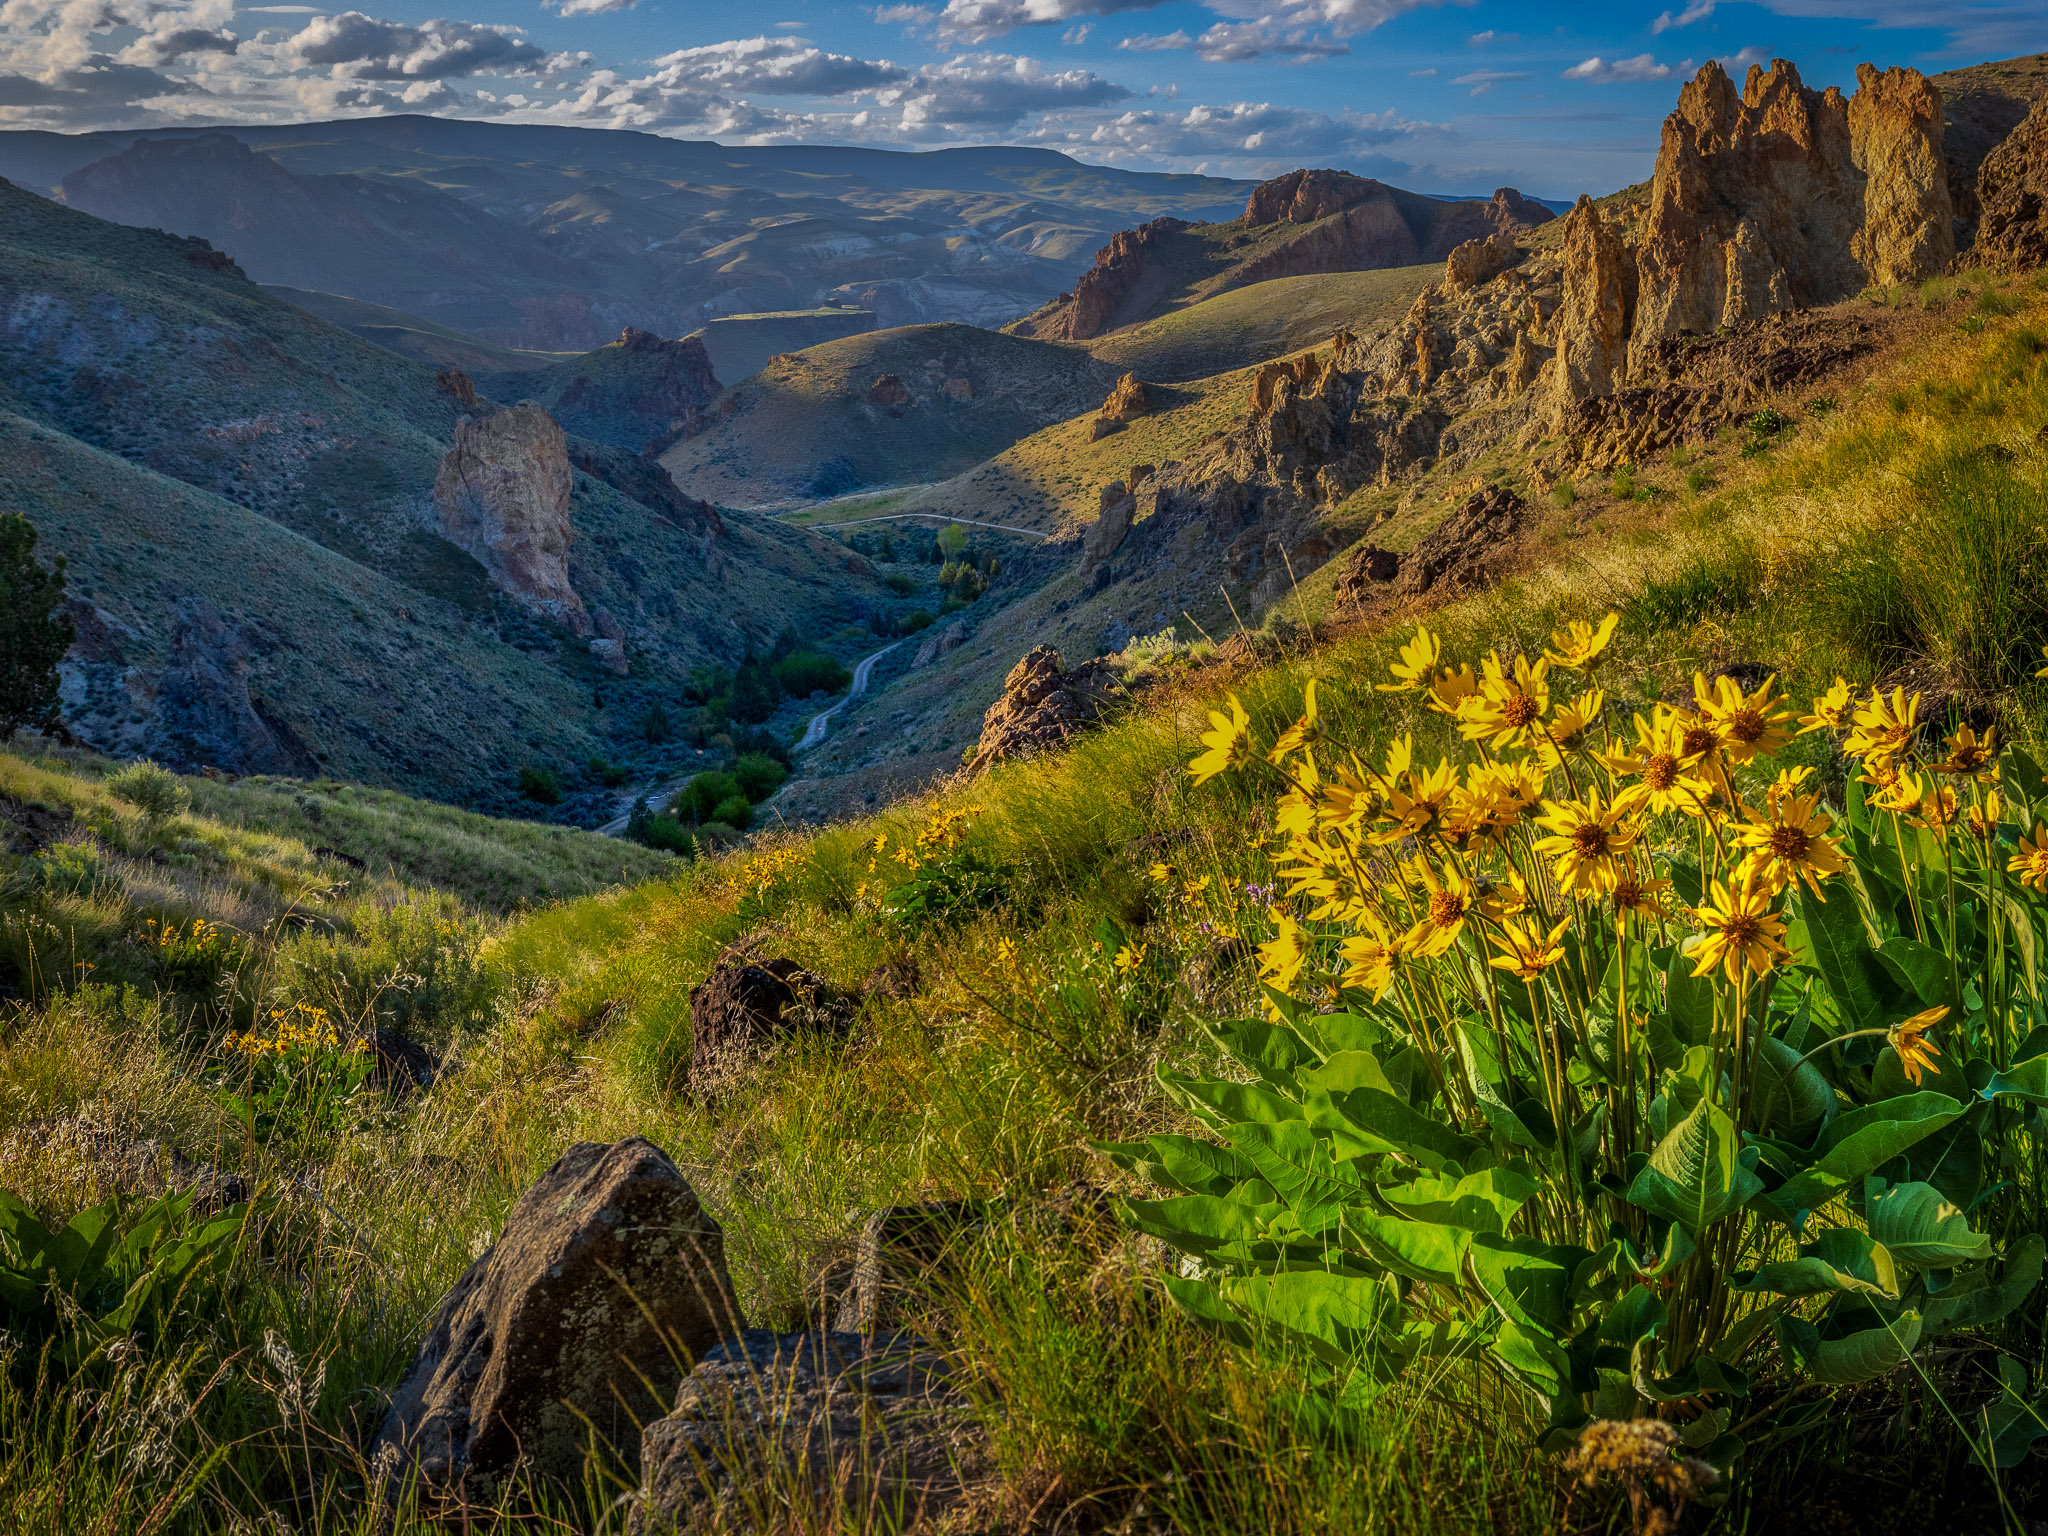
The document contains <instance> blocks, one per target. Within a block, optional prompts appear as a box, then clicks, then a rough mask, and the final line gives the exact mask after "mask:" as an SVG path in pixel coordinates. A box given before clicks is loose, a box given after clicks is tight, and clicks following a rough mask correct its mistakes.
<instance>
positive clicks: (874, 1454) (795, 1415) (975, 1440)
mask: <svg viewBox="0 0 2048 1536" xmlns="http://www.w3.org/2000/svg"><path fill="white" fill-rule="evenodd" d="M985 1460H986V1452H985V1448H984V1434H983V1432H982V1431H981V1429H980V1427H979V1423H978V1420H977V1418H976V1415H975V1414H974V1412H973V1405H972V1402H971V1400H970V1399H969V1398H968V1397H967V1396H966V1394H965V1393H964V1392H962V1391H961V1390H959V1388H958V1387H956V1386H955V1385H954V1384H953V1383H952V1381H951V1380H950V1378H949V1376H948V1374H947V1371H946V1368H945V1366H944V1363H943V1361H942V1360H941V1359H940V1357H939V1356H938V1355H937V1354H935V1353H934V1352H933V1351H931V1350H930V1349H929V1348H928V1347H927V1346H924V1345H922V1344H921V1343H920V1341H918V1340H917V1339H915V1338H913V1337H911V1336H910V1335H907V1334H894V1335H885V1336H880V1337H877V1336H874V1335H866V1334H859V1333H826V1332H815V1333H800V1334H775V1333H769V1332H766V1331H763V1330H757V1329H750V1330H748V1331H747V1332H746V1333H744V1334H741V1335H740V1336H739V1337H738V1338H735V1339H733V1340H731V1341H730V1342H728V1343H725V1344H721V1345H719V1346H718V1347H717V1348H715V1349H713V1350H711V1351H710V1352H709V1353H707V1354H706V1355H704V1356H703V1358H702V1359H700V1360H699V1361H698V1363H697V1366H696V1368H695V1369H694V1370H692V1371H691V1372H690V1374H689V1376H688V1377H687V1378H686V1379H685V1380H684V1382H683V1384H682V1388H681V1391H680V1392H679V1393H678V1394H677V1398H676V1405H675V1411H674V1412H673V1413H671V1414H669V1415H668V1416H667V1417H666V1418H663V1419H660V1420H658V1421H656V1422H655V1423H652V1424H649V1425H648V1426H647V1430H646V1433H645V1435H644V1436H643V1437H642V1451H641V1464H642V1467H643V1469H644V1473H643V1479H642V1484H641V1489H640V1497H639V1500H638V1503H637V1506H636V1507H635V1508H634V1509H633V1510H632V1511H631V1513H630V1515H629V1517H628V1524H627V1530H628V1532H629V1533H630V1536H664V1533H667V1532H669V1531H672V1530H676V1529H685V1530H697V1529H704V1528H706V1527H711V1528H715V1529H721V1530H723V1529H735V1528H751V1527H752V1526H753V1524H754V1522H753V1521H752V1520H750V1519H748V1517H747V1516H748V1512H749V1511H750V1510H751V1509H758V1508H759V1507H760V1505H761V1504H762V1502H763V1501H764V1497H766V1498H772V1499H773V1500H774V1501H775V1502H776V1503H778V1504H780V1503H782V1502H783V1501H785V1500H788V1499H790V1498H791V1497H792V1496H794V1497H795V1498H796V1499H797V1501H798V1507H799V1508H800V1509H805V1510H806V1512H807V1513H808V1512H810V1511H817V1512H820V1513H822V1512H824V1511H827V1510H837V1509H851V1510H853V1511H856V1512H861V1513H865V1512H868V1511H873V1510H886V1511H888V1512H889V1520H888V1525H889V1527H890V1528H891V1529H903V1530H910V1529H917V1530H927V1529H932V1528H933V1526H932V1522H935V1521H938V1520H940V1519H942V1518H943V1517H944V1516H945V1515H946V1513H947V1512H948V1511H950V1510H952V1509H953V1508H955V1506H957V1505H958V1504H959V1503H960V1502H961V1500H962V1498H963V1497H964V1495H965V1493H966V1490H967V1488H968V1486H969V1483H970V1480H971V1479H972V1478H973V1476H974V1474H975V1472H976V1471H977V1470H978V1469H979V1468H980V1467H981V1466H982V1465H984V1464H985ZM803 1523H804V1524H805V1525H808V1523H809V1522H808V1520H806V1521H804V1522H803ZM840 1523H841V1522H840V1521H839V1520H838V1519H835V1518H832V1517H831V1516H830V1515H829V1514H826V1515H824V1518H823V1519H822V1520H821V1524H823V1525H825V1526H827V1527H837V1526H838V1525H839V1524H840Z"/></svg>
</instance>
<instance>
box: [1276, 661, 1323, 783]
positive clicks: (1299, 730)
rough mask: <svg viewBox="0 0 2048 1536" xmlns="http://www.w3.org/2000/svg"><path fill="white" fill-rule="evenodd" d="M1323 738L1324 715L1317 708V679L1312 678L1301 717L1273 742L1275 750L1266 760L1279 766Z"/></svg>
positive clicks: (1303, 699) (1302, 705) (1304, 696)
mask: <svg viewBox="0 0 2048 1536" xmlns="http://www.w3.org/2000/svg"><path fill="white" fill-rule="evenodd" d="M1322 738H1323V726H1322V717H1321V716H1320V715H1319V714H1318V713H1317V710H1316V680H1315V679H1314V678H1310V679H1309V680H1308V687H1307V689H1306V690H1304V692H1303V696H1302V704H1301V718H1300V719H1299V720H1297V721H1295V722H1294V724H1292V725H1290V726H1288V727H1287V729H1286V730H1284V731H1282V732H1281V733H1280V739H1279V740H1278V741H1276V742H1274V743H1273V750H1272V751H1270V752H1268V753H1267V754H1266V761H1267V762H1269V763H1272V764H1273V765H1274V766H1275V767H1278V766H1279V765H1280V764H1282V763H1284V762H1286V761H1287V759H1288V758H1290V757H1292V756H1293V755H1294V754H1295V753H1297V752H1305V751H1307V750H1308V749H1309V748H1310V747H1312V746H1314V745H1315V743H1317V742H1318V741H1320V740H1322Z"/></svg>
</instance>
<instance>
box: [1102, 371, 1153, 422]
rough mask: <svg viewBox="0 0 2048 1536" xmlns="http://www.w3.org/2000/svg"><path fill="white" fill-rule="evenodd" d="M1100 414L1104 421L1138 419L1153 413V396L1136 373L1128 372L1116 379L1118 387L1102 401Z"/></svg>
mask: <svg viewBox="0 0 2048 1536" xmlns="http://www.w3.org/2000/svg"><path fill="white" fill-rule="evenodd" d="M1100 414H1101V416H1102V419H1103V420H1104V421H1136V420H1137V419H1138V418H1139V417H1140V416H1150V415H1151V414H1152V397H1151V396H1150V395H1148V394H1147V393H1146V392H1145V386H1144V384H1143V383H1142V382H1141V381H1140V380H1139V378H1138V376H1137V375H1136V374H1135V373H1127V374H1125V375H1124V376H1123V377H1122V378H1120V379H1118V380H1117V381H1116V388H1114V389H1112V390H1111V391H1110V392H1109V398H1108V399H1107V400H1105V401H1103V402H1102V410H1101V412H1100Z"/></svg>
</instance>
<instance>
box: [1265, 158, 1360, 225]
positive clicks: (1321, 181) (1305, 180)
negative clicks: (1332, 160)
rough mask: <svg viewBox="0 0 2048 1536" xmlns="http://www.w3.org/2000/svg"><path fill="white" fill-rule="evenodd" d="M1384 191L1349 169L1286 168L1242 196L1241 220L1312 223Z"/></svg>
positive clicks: (1270, 222) (1266, 222)
mask: <svg viewBox="0 0 2048 1536" xmlns="http://www.w3.org/2000/svg"><path fill="white" fill-rule="evenodd" d="M1387 190H1388V189H1387V187H1386V185H1385V184H1384V183H1382V182H1377V181H1373V180H1371V179H1370V178H1368V177H1364V176H1355V175H1353V174H1352V173H1351V172H1350V171H1307V170H1303V171H1289V172H1288V173H1287V174H1286V175H1285V176H1276V177H1274V178H1273V179H1272V180H1271V181H1267V182H1261V183H1260V184H1259V185H1258V186H1256V187H1254V188H1253V189H1252V195H1251V196H1250V197H1248V198H1246V199H1245V204H1244V222H1245V223H1246V224H1249V225H1259V224H1313V223H1315V222H1316V221H1317V220H1318V219H1327V218H1328V217H1329V216H1330V215H1331V214H1333V213H1342V212H1343V211H1344V210H1345V209H1346V208H1351V207H1355V206H1357V205H1358V204H1359V203H1362V202H1365V201H1366V200H1367V199H1369V198H1373V197H1378V196H1380V195H1382V194H1384V193H1385V192H1386V191H1387Z"/></svg>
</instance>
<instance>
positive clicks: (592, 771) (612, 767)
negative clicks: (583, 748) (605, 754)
mask: <svg viewBox="0 0 2048 1536" xmlns="http://www.w3.org/2000/svg"><path fill="white" fill-rule="evenodd" d="M584 771H585V772H586V773H588V774H589V775H590V777H591V778H592V779H594V780H595V781H596V782H597V783H599V784H602V785H604V787H605V788H606V789H619V788H622V787H623V786H624V785H625V783H626V782H627V780H629V779H631V778H632V777H633V775H632V773H631V772H630V771H629V770H627V769H624V768H621V767H620V766H619V765H618V764H616V763H608V762H606V761H605V760H604V759H603V758H601V757H593V758H592V759H591V760H590V761H589V762H588V763H586V764H585V765H584Z"/></svg>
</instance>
